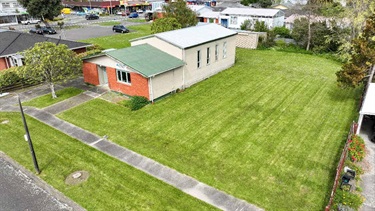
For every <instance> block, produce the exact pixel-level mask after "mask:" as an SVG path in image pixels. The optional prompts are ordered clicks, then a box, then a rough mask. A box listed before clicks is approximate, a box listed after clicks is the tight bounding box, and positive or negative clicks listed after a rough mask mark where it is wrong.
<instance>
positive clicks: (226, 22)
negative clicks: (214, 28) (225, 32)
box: [221, 19, 228, 28]
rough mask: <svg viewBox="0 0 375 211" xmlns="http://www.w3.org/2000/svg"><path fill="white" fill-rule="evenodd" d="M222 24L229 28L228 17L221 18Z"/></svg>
mask: <svg viewBox="0 0 375 211" xmlns="http://www.w3.org/2000/svg"><path fill="white" fill-rule="evenodd" d="M221 25H222V26H224V27H225V28H228V19H221Z"/></svg>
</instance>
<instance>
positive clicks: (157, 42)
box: [130, 37, 183, 60]
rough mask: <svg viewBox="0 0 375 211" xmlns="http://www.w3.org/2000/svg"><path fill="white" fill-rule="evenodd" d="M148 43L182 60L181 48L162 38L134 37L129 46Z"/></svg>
mask: <svg viewBox="0 0 375 211" xmlns="http://www.w3.org/2000/svg"><path fill="white" fill-rule="evenodd" d="M145 43H147V44H149V45H152V46H154V47H155V48H158V49H160V50H162V51H164V52H166V53H168V54H169V55H172V56H174V57H176V58H178V59H181V60H183V58H182V56H183V55H182V49H181V48H179V47H176V46H174V45H172V44H170V43H168V42H165V41H164V40H161V39H159V38H157V37H145V38H140V39H135V40H133V41H131V43H130V44H131V46H136V45H141V44H145Z"/></svg>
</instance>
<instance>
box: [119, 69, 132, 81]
mask: <svg viewBox="0 0 375 211" xmlns="http://www.w3.org/2000/svg"><path fill="white" fill-rule="evenodd" d="M123 73H125V79H124V78H123V76H124V75H123ZM119 77H120V78H119ZM116 78H117V82H120V83H125V84H131V76H130V72H129V71H126V70H122V69H116Z"/></svg>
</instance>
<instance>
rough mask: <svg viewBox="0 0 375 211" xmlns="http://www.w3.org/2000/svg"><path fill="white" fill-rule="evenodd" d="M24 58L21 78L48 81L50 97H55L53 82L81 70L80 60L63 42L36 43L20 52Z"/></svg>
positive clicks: (63, 79) (75, 74) (66, 78)
mask: <svg viewBox="0 0 375 211" xmlns="http://www.w3.org/2000/svg"><path fill="white" fill-rule="evenodd" d="M22 55H23V56H24V58H25V64H26V66H25V68H23V72H22V76H23V78H31V79H33V80H36V81H40V82H45V83H48V84H49V86H50V88H51V94H52V98H56V97H57V96H56V93H55V83H56V82H59V81H66V80H68V79H71V78H73V77H75V76H77V75H78V74H79V73H80V72H81V70H82V61H81V59H79V58H78V57H77V55H76V53H75V52H73V51H71V50H70V49H69V48H68V46H66V45H63V44H58V45H56V44H55V43H52V42H41V43H36V44H35V45H34V47H33V48H31V49H28V50H26V51H24V52H22Z"/></svg>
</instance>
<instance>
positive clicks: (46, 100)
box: [22, 87, 83, 108]
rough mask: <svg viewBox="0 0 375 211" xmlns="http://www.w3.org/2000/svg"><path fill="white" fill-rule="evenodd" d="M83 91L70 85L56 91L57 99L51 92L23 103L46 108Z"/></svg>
mask: <svg viewBox="0 0 375 211" xmlns="http://www.w3.org/2000/svg"><path fill="white" fill-rule="evenodd" d="M82 92H83V90H82V89H78V88H75V87H68V88H65V89H62V90H58V91H56V96H57V98H55V99H53V98H52V95H51V93H49V94H46V95H43V96H40V97H38V98H34V99H32V100H30V101H27V102H23V103H22V105H24V106H33V107H36V108H44V107H47V106H50V105H52V104H55V103H58V102H61V101H63V100H66V99H68V98H71V97H74V96H76V95H79V94H81V93H82Z"/></svg>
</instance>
